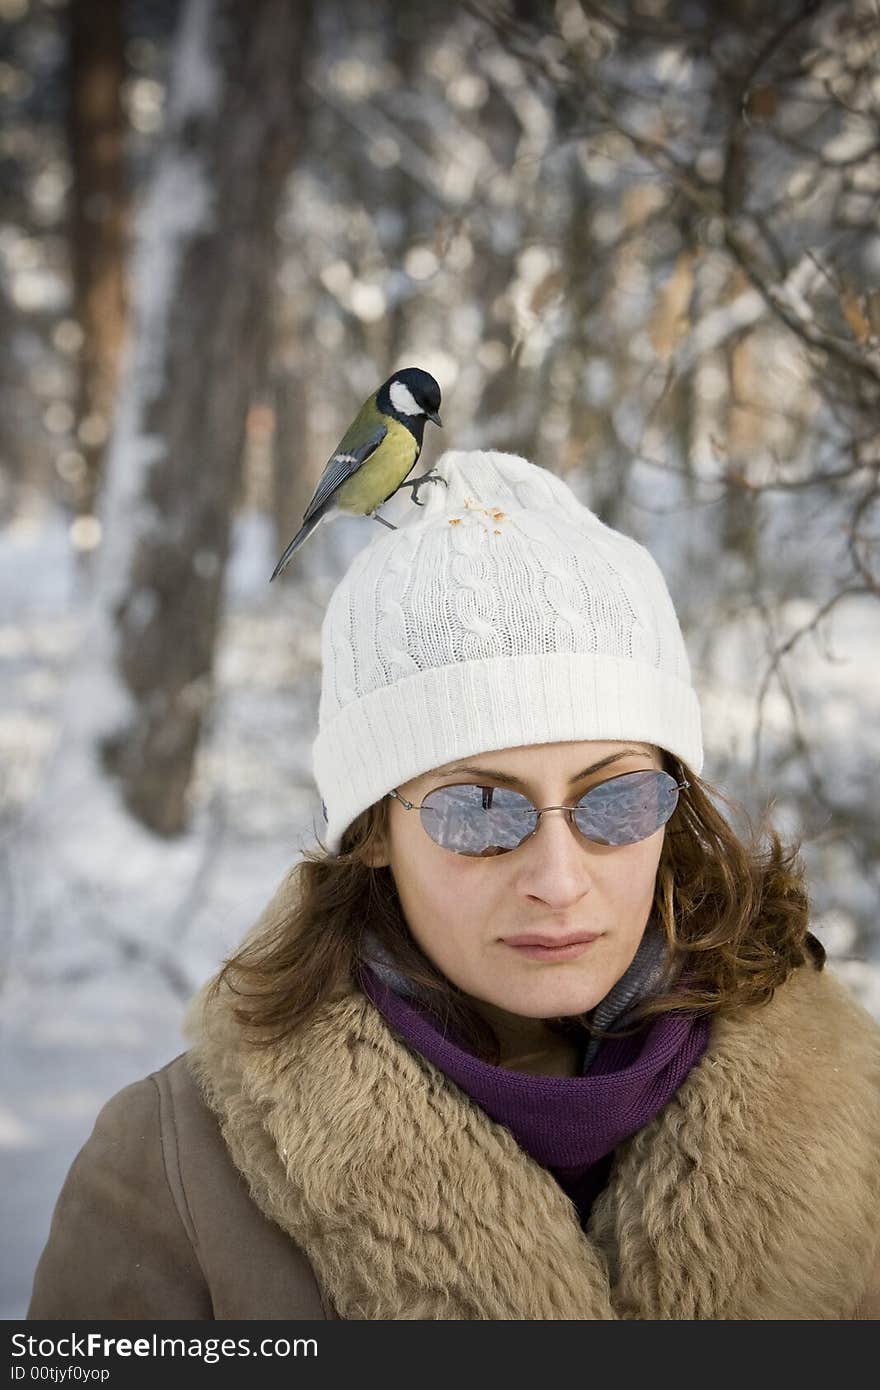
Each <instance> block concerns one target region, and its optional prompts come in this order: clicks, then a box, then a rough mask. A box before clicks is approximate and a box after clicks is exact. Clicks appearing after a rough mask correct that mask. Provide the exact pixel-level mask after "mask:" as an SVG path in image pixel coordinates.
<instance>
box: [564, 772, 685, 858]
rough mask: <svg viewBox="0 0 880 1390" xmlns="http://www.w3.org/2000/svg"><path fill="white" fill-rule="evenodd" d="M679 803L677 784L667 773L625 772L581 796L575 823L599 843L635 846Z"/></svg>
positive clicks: (657, 828)
mask: <svg viewBox="0 0 880 1390" xmlns="http://www.w3.org/2000/svg"><path fill="white" fill-rule="evenodd" d="M677 805H678V786H677V784H676V781H675V778H674V777H670V776H669V773H668V772H625V773H624V774H623V776H622V777H611V778H609V780H608V781H607V782H600V784H599V786H598V787H593V788H592V789H591V790H590V791H589V792H587V794H586V796H584V797H581V800H580V801H579V802H578V809H577V810H576V811H575V816H574V818H575V823H576V825H577V827H578V829H579V830H580V832H581V834H582V835H585V836H586V837H587V839H588V840H593V841H595V842H596V843H597V844H600V845H635V844H637V843H638V841H639V840H646V839H647V838H648V836H649V835H653V834H654V832H655V831H656V830H659V829H660V827H661V825H665V824H666V822H667V821H668V820H669V817H670V816H671V815H672V813H673V811H674V810H675V808H676V806H677Z"/></svg>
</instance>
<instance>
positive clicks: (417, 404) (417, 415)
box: [376, 367, 441, 437]
mask: <svg viewBox="0 0 880 1390" xmlns="http://www.w3.org/2000/svg"><path fill="white" fill-rule="evenodd" d="M376 404H377V405H378V407H379V409H380V410H381V411H382V412H383V414H385V415H394V416H396V418H397V419H398V420H400V421H401V423H402V424H404V425H406V426H408V428H409V429H411V430H412V431H413V433H414V434H416V433H418V435H419V437H421V432H422V430H423V429H424V427H425V420H433V422H434V424H435V425H439V424H440V423H441V422H440V414H439V411H440V387H439V386H438V385H437V382H436V381H435V380H434V378H433V377H432V376H431V374H430V372H423V371H422V369H421V367H404V368H403V369H402V370H401V371H399V372H395V373H394V375H393V376H390V377H389V378H388V380H387V381H385V382H383V383H382V385H381V386H380V387H379V390H378V391H377V393H376Z"/></svg>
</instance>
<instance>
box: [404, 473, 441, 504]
mask: <svg viewBox="0 0 880 1390" xmlns="http://www.w3.org/2000/svg"><path fill="white" fill-rule="evenodd" d="M423 483H442V484H443V486H444V487H448V486H449V484H448V482H447V481H446V479H445V478H444V477H443V474H442V473H436V472H431V473H423V474H422V476H421V477H420V478H413V479H412V480H411V481H410V482H408V483H401V484H400V487H399V488H398V489H397V491H398V492H399V491H400V488H404V487H411V488H412V500H413V501H414V502H415V504H416V506H417V507H424V505H425V504H424V502H420V501H419V498H418V492H419V488H420V487H421V486H422V484H423Z"/></svg>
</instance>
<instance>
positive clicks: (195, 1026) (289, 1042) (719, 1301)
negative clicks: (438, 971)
mask: <svg viewBox="0 0 880 1390" xmlns="http://www.w3.org/2000/svg"><path fill="white" fill-rule="evenodd" d="M204 994H205V991H204V990H202V992H201V993H200V994H199V995H198V996H197V997H196V999H195V1000H194V1001H193V1003H192V1005H191V1006H190V1010H189V1013H188V1018H187V1024H186V1033H187V1036H188V1037H189V1038H191V1039H192V1040H193V1046H192V1048H191V1050H190V1052H189V1054H188V1056H189V1060H190V1065H191V1067H192V1070H193V1072H194V1074H195V1076H196V1078H197V1080H198V1081H199V1084H200V1086H201V1089H202V1092H203V1094H204V1096H205V1099H206V1101H207V1103H208V1104H209V1105H210V1107H211V1108H212V1109H213V1110H214V1111H215V1113H216V1114H217V1116H218V1118H219V1122H220V1126H221V1130H222V1133H223V1137H224V1139H225V1141H226V1144H227V1146H228V1148H229V1151H230V1153H231V1156H232V1159H233V1161H234V1163H235V1164H236V1166H237V1167H238V1168H239V1169H240V1171H241V1172H242V1173H243V1174H244V1176H245V1178H246V1180H247V1182H248V1185H249V1188H250V1192H251V1195H252V1197H253V1199H254V1201H255V1202H256V1204H257V1206H258V1207H259V1208H260V1209H261V1210H262V1211H263V1212H264V1213H265V1215H266V1216H268V1217H269V1218H270V1220H272V1221H274V1222H275V1223H276V1224H277V1225H278V1226H280V1227H281V1228H282V1230H284V1231H286V1232H287V1233H288V1234H289V1235H290V1236H291V1237H292V1238H293V1240H294V1241H295V1242H296V1244H297V1245H298V1246H299V1247H300V1248H301V1249H302V1250H303V1251H305V1253H306V1255H307V1256H308V1258H309V1260H310V1262H311V1264H312V1267H313V1269H314V1271H315V1274H316V1276H317V1278H318V1280H319V1282H320V1283H321V1285H322V1287H323V1289H324V1291H325V1293H326V1294H327V1295H328V1296H329V1297H330V1299H331V1300H332V1302H333V1304H334V1306H335V1308H336V1311H337V1312H338V1314H339V1316H340V1317H342V1318H350V1319H370V1320H387V1319H516V1320H525V1319H541V1320H544V1319H572V1320H583V1319H587V1320H591V1319H615V1318H635V1319H692V1318H699V1319H792V1318H808V1319H818V1318H848V1317H851V1316H852V1315H853V1309H854V1307H855V1305H856V1304H857V1302H858V1299H859V1297H860V1295H861V1293H862V1291H863V1289H864V1286H865V1283H866V1281H867V1279H868V1276H869V1272H870V1269H871V1257H872V1254H873V1253H874V1251H875V1249H876V1246H877V1242H878V1239H880V1160H878V1154H880V1028H878V1026H877V1024H876V1023H875V1022H874V1020H873V1019H872V1018H871V1017H870V1015H869V1014H868V1013H867V1012H866V1011H865V1010H864V1009H863V1008H862V1007H861V1006H860V1005H859V1004H858V1003H856V1001H855V1000H854V999H853V998H852V997H851V995H850V994H849V992H848V991H847V990H846V989H845V987H844V986H843V985H842V984H841V983H840V982H838V981H837V980H836V979H835V978H834V976H833V975H830V974H829V972H828V971H827V970H826V971H823V972H821V973H819V972H816V971H815V970H813V968H812V967H811V966H805V967H802V968H801V969H799V970H798V971H796V972H795V974H794V975H793V976H792V977H791V978H790V979H789V981H788V982H787V983H786V984H785V985H784V986H783V987H782V988H781V989H779V990H777V992H776V995H775V997H774V999H773V1000H772V1001H771V1003H770V1004H769V1005H766V1006H765V1007H763V1008H760V1009H757V1010H753V1011H751V1012H750V1013H749V1014H747V1015H744V1016H743V1017H742V1018H740V1019H737V1020H724V1019H716V1020H715V1021H714V1023H713V1032H712V1040H711V1042H710V1045H709V1049H708V1051H707V1052H706V1054H705V1056H704V1057H703V1058H702V1060H701V1061H700V1062H699V1063H698V1065H697V1066H696V1067H695V1068H694V1069H693V1071H692V1072H691V1073H690V1074H689V1076H688V1077H687V1079H686V1080H685V1082H684V1084H683V1085H682V1087H681V1088H680V1089H679V1091H678V1092H677V1093H676V1095H675V1096H674V1097H673V1099H672V1100H671V1101H670V1102H669V1103H668V1104H667V1105H666V1106H665V1107H664V1109H663V1110H662V1111H661V1112H660V1114H659V1115H658V1116H657V1117H656V1118H655V1119H654V1120H652V1121H651V1123H650V1124H648V1125H647V1126H646V1127H645V1128H644V1129H643V1130H641V1131H640V1132H639V1133H638V1134H637V1135H635V1136H634V1137H633V1138H632V1139H630V1140H628V1141H626V1143H624V1144H623V1145H621V1146H620V1147H619V1148H618V1150H617V1152H616V1155H615V1161H614V1167H613V1171H612V1174H611V1178H610V1180H609V1184H608V1186H607V1187H606V1189H605V1191H604V1192H603V1193H602V1194H601V1195H600V1197H599V1198H598V1200H597V1202H596V1203H595V1205H594V1208H593V1211H592V1213H591V1216H590V1220H589V1223H588V1226H587V1229H586V1231H583V1230H581V1228H580V1225H579V1224H578V1220H577V1215H576V1211H575V1208H574V1206H573V1205H572V1203H571V1202H570V1201H569V1199H568V1198H567V1197H566V1195H565V1194H564V1192H563V1191H562V1190H561V1188H560V1187H559V1186H558V1185H557V1183H556V1182H555V1181H554V1179H553V1178H552V1177H551V1175H550V1174H549V1172H547V1171H546V1169H544V1168H542V1167H541V1166H540V1165H539V1164H537V1163H535V1162H534V1161H533V1160H532V1159H531V1158H530V1157H529V1156H528V1155H527V1154H525V1153H524V1152H523V1151H522V1150H521V1149H520V1148H519V1146H518V1145H517V1143H516V1141H515V1140H514V1138H513V1136H512V1135H511V1134H510V1132H509V1131H508V1130H507V1129H506V1128H504V1127H503V1126H501V1125H498V1124H496V1123H495V1122H494V1121H492V1120H490V1119H489V1118H488V1116H487V1115H486V1114H485V1113H484V1112H483V1111H482V1110H481V1109H480V1108H479V1107H478V1106H477V1105H476V1104H474V1103H473V1102H472V1101H471V1100H470V1099H469V1098H468V1097H467V1096H465V1095H464V1094H463V1093H462V1092H461V1091H460V1090H459V1089H458V1088H457V1087H456V1086H455V1085H454V1084H453V1083H452V1082H451V1081H449V1080H447V1078H446V1077H445V1076H444V1075H443V1074H442V1073H441V1072H439V1071H438V1070H437V1069H436V1068H434V1067H433V1066H432V1065H431V1064H430V1063H428V1062H427V1061H425V1060H424V1059H422V1058H421V1057H419V1056H418V1055H417V1054H415V1053H413V1052H411V1051H410V1050H409V1049H408V1048H407V1047H406V1046H405V1045H404V1044H403V1043H401V1042H400V1041H398V1039H397V1038H396V1037H395V1036H394V1034H393V1033H392V1032H391V1031H390V1030H389V1028H388V1027H387V1025H386V1024H385V1022H384V1020H383V1019H382V1017H381V1015H380V1014H379V1013H378V1011H377V1010H376V1009H375V1008H374V1007H373V1005H372V1004H371V1003H370V1002H369V1000H367V999H366V998H365V997H364V996H363V995H362V994H361V993H359V992H353V993H351V994H348V995H346V996H345V997H343V998H341V999H339V1000H337V1001H335V1002H334V1003H333V1004H332V1005H330V1006H328V1007H327V1008H326V1009H325V1010H324V1011H323V1012H322V1014H321V1016H320V1017H319V1018H317V1019H315V1020H314V1021H313V1022H312V1023H311V1024H310V1025H309V1026H308V1028H307V1029H305V1030H303V1032H302V1033H301V1034H299V1035H296V1036H293V1037H289V1038H287V1039H285V1040H284V1041H283V1042H282V1043H279V1044H275V1045H273V1046H272V1047H270V1048H268V1049H255V1048H251V1047H248V1046H246V1045H245V1044H244V1043H243V1042H242V1039H241V1036H240V1033H239V1031H238V1027H237V1025H236V1023H235V1021H234V1019H233V1017H232V1014H231V1011H230V1008H229V997H228V995H223V994H222V995H221V996H220V998H219V999H218V1000H217V1001H216V1002H215V1003H214V1004H213V1005H212V1006H211V1007H210V1008H205V1006H204Z"/></svg>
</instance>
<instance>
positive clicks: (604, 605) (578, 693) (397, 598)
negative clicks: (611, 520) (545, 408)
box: [313, 451, 703, 851]
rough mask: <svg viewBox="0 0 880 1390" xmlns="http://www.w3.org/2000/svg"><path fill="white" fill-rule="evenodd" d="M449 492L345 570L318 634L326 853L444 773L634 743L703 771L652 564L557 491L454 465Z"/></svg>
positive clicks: (688, 693) (671, 623)
mask: <svg viewBox="0 0 880 1390" xmlns="http://www.w3.org/2000/svg"><path fill="white" fill-rule="evenodd" d="M436 471H437V472H438V473H440V474H441V475H442V476H443V477H444V478H445V479H446V483H447V485H446V486H445V487H444V486H443V485H442V484H436V483H435V484H433V485H431V486H429V487H428V488H425V489H424V490H423V498H424V505H423V506H421V507H413V508H412V510H411V511H409V512H407V513H406V514H405V515H404V519H403V521H402V522H401V524H400V526H399V528H398V529H397V530H395V531H388V532H386V533H384V534H383V535H380V536H377V537H376V538H375V539H374V540H373V541H372V542H371V543H370V544H369V545H367V546H365V547H364V550H363V551H361V552H359V554H358V555H357V556H356V557H355V559H354V561H353V562H352V564H351V566H350V567H349V570H348V572H347V573H346V574H345V575H344V576H343V578H342V580H341V581H340V583H339V584H338V585H337V587H336V589H335V590H334V592H333V594H332V595H331V598H330V601H329V604H328V608H327V613H326V616H325V619H324V623H323V627H322V633H321V652H322V668H323V670H322V689H321V700H320V707H319V717H318V725H319V728H318V736H317V738H316V740H315V744H314V747H313V767H314V773H315V779H316V782H317V784H318V788H319V790H320V793H321V796H322V799H323V801H324V804H325V806H326V814H327V821H328V824H327V836H326V843H327V845H328V848H330V849H331V850H333V851H337V850H338V849H339V847H340V841H341V837H342V833H343V831H344V830H345V828H346V827H347V825H348V824H349V823H350V822H351V820H352V819H353V818H354V817H355V816H356V815H357V814H358V812H360V811H362V810H364V809H365V808H366V807H367V806H369V805H371V804H372V803H373V802H374V801H376V800H378V799H379V798H380V797H381V796H383V795H384V794H385V793H386V792H388V791H390V790H391V788H392V787H395V786H397V785H399V784H400V783H403V782H406V781H409V780H410V779H411V778H412V777H415V776H418V775H419V774H421V773H423V772H426V771H429V770H430V769H431V768H432V767H436V766H438V765H439V764H441V763H444V762H446V761H448V760H450V759H452V758H457V757H464V756H467V755H470V754H476V753H483V752H487V751H489V750H491V749H494V748H506V747H516V746H521V745H524V744H533V743H547V742H557V741H568V740H577V741H580V740H587V739H625V738H631V739H634V740H636V739H637V740H641V741H645V742H650V743H656V744H659V745H660V746H662V747H664V748H666V749H668V750H669V751H670V752H672V753H677V754H678V755H679V756H681V757H682V758H684V759H685V760H686V761H687V762H688V763H689V764H690V765H691V766H692V767H693V768H694V770H695V771H699V770H700V769H701V767H702V758H703V754H702V741H701V732H700V716H699V707H698V704H697V698H696V695H695V693H694V691H693V688H692V686H691V674H690V667H689V663H688V658H687V653H686V650H685V646H684V642H683V639H682V635H681V631H680V629H679V626H678V621H677V619H676V616H675V610H674V608H673V605H672V600H671V598H670V596H669V593H668V590H667V588H666V584H665V582H664V579H663V576H662V574H661V572H660V570H659V568H658V566H657V564H656V562H655V561H654V560H653V558H652V557H651V556H650V554H649V553H648V552H647V551H646V550H645V549H644V547H642V546H640V545H639V544H638V543H637V542H635V541H633V540H631V539H630V538H629V537H627V536H624V535H621V534H620V533H619V532H617V531H614V530H613V529H612V528H611V527H609V526H606V525H605V524H604V523H603V522H601V521H600V520H599V518H598V517H597V516H595V515H594V514H593V513H592V512H591V511H589V510H588V508H586V507H584V506H583V505H582V504H581V503H580V502H579V501H578V500H577V498H576V497H575V495H574V493H573V492H572V491H571V489H570V488H569V487H568V486H567V484H566V483H564V482H563V481H562V479H561V478H557V477H556V476H555V475H554V474H552V473H550V472H548V470H546V469H543V468H538V467H536V466H535V465H534V464H531V463H529V462H527V460H525V459H521V458H518V457H516V456H515V455H513V454H501V453H478V452H460V451H450V452H448V453H446V454H444V455H443V456H442V458H441V459H440V460H439V462H438V464H437V466H436Z"/></svg>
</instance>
